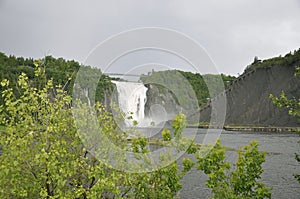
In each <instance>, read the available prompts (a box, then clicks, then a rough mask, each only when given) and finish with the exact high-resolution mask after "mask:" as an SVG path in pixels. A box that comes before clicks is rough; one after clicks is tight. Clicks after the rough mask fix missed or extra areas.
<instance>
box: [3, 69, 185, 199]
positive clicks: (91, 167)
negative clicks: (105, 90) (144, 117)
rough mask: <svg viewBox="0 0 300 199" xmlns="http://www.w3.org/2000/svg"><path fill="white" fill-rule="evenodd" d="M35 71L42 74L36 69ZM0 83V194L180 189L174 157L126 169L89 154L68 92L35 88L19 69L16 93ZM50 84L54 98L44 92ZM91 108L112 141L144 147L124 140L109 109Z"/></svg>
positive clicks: (93, 194)
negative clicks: (140, 169)
mask: <svg viewBox="0 0 300 199" xmlns="http://www.w3.org/2000/svg"><path fill="white" fill-rule="evenodd" d="M35 75H36V76H37V77H41V76H44V75H45V74H44V71H43V70H39V68H38V69H37V70H36V74H35ZM1 86H2V87H4V91H3V93H2V95H3V98H4V104H2V105H1V106H0V119H1V120H0V121H1V124H2V125H4V126H5V127H6V128H5V131H0V146H1V148H2V154H1V155H0V162H1V165H0V178H1V181H0V198H108V197H109V198H122V197H124V198H173V197H174V196H175V195H176V194H177V192H178V190H179V189H180V187H181V185H180V175H179V174H178V165H177V163H176V162H173V163H171V164H169V165H168V166H166V167H164V168H161V169H157V170H156V171H154V172H152V173H136V174H132V173H126V172H122V171H118V170H115V169H113V168H112V167H111V166H109V165H106V164H104V163H103V162H101V161H99V160H97V159H96V158H95V157H93V156H92V155H91V154H90V153H89V151H88V150H87V149H86V148H85V146H84V145H83V144H82V142H81V139H80V137H79V135H78V134H77V132H76V127H75V125H74V121H73V117H72V114H71V109H70V103H71V97H70V96H69V95H67V94H66V92H65V91H63V90H62V89H61V87H55V86H54V85H53V83H52V81H51V80H49V81H47V83H46V85H44V87H42V88H41V89H37V88H36V87H35V86H34V85H32V84H30V81H29V79H28V77H27V76H26V75H25V74H24V73H22V74H21V75H20V77H19V79H18V81H17V86H18V90H19V92H20V93H19V95H18V96H15V95H14V93H13V90H12V88H10V82H9V81H8V80H4V81H2V82H1ZM53 87H54V88H56V97H55V98H54V99H53V98H51V97H49V96H50V93H51V92H52V89H53ZM95 108H96V110H97V112H98V113H99V115H98V122H99V124H101V128H102V130H103V131H104V133H106V134H107V135H108V136H110V138H111V139H112V140H113V142H117V143H118V144H119V145H118V146H120V147H122V144H123V146H126V147H128V146H131V147H130V149H129V150H134V149H136V148H143V147H144V142H132V145H128V143H127V142H126V140H125V139H124V132H121V131H120V130H118V128H117V125H116V123H115V122H114V121H113V117H112V115H111V113H110V112H107V111H106V110H105V109H104V107H103V106H101V105H100V104H99V103H96V104H95ZM138 139H141V140H143V139H142V138H138ZM143 153H144V151H143V152H142V154H143Z"/></svg>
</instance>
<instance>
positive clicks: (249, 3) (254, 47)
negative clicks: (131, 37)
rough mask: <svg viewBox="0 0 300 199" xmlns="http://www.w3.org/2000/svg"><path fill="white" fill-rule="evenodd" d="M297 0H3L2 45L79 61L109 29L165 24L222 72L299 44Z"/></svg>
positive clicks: (0, 4)
mask: <svg viewBox="0 0 300 199" xmlns="http://www.w3.org/2000/svg"><path fill="white" fill-rule="evenodd" d="M299 11H300V3H299V1H298V0H288V1H286V0H277V1H273V0H265V1H260V0H245V1H240V0H223V1H219V0H212V1H199V0H192V1H179V0H175V1H171V0H166V1H155V0H152V1H140V0H129V1H121V0H120V1H98V0H90V1H76V0H72V1H71V0H67V1H58V0H51V1H38V0H26V1H19V0H2V1H1V0H0V26H1V37H0V51H3V52H5V53H7V54H16V55H18V56H26V57H42V56H44V55H45V54H52V55H53V56H57V57H64V58H67V59H75V60H78V61H80V62H83V61H84V59H85V57H86V56H87V55H88V53H89V51H90V50H91V49H92V48H93V47H94V46H96V45H97V44H98V43H99V42H101V41H103V40H104V39H106V38H107V37H109V36H110V35H112V34H116V33H118V32H120V31H124V30H127V29H131V28H137V27H143V26H156V27H166V28H170V29H174V30H178V31H180V32H182V33H185V34H187V35H189V36H191V37H192V38H194V39H195V40H196V41H197V42H199V43H200V44H201V45H202V46H203V47H205V49H206V50H207V51H208V53H209V54H210V56H211V58H212V59H213V60H214V61H215V63H216V64H217V66H218V68H219V71H220V72H222V73H229V74H237V73H241V72H242V71H243V69H244V68H245V67H246V65H247V64H249V63H250V62H251V61H252V59H253V57H254V56H259V57H261V58H268V57H272V56H277V55H279V54H284V53H287V52H289V51H291V50H294V49H298V48H299V47H300V34H299V33H300V20H299V19H300V12H299Z"/></svg>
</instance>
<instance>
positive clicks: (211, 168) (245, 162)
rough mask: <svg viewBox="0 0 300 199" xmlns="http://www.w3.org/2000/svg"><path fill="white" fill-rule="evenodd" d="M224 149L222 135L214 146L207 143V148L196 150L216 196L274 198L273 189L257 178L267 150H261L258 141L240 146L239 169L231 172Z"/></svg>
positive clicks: (241, 198)
mask: <svg viewBox="0 0 300 199" xmlns="http://www.w3.org/2000/svg"><path fill="white" fill-rule="evenodd" d="M225 150H226V148H225V147H224V146H222V145H221V144H220V139H219V140H218V141H217V142H216V144H215V145H214V146H213V147H211V146H207V150H203V151H202V152H201V153H197V154H196V159H197V163H196V165H197V169H198V170H203V172H204V173H205V174H207V175H208V176H209V179H208V181H207V182H206V185H207V186H208V187H209V188H211V189H212V192H213V193H214V198H228V199H229V198H230V199H233V198H235V199H245V198H249V199H250V198H271V192H270V190H271V189H270V188H268V187H266V186H265V185H264V183H262V182H258V181H257V180H258V179H260V178H261V177H260V175H261V174H262V172H263V169H262V163H263V162H264V161H265V154H266V153H265V152H259V151H258V143H257V142H256V141H252V142H250V144H249V145H248V146H245V147H241V148H240V150H239V151H238V161H237V162H236V169H235V170H234V171H233V172H231V173H230V172H229V171H230V163H229V162H226V161H225ZM203 154H205V155H203Z"/></svg>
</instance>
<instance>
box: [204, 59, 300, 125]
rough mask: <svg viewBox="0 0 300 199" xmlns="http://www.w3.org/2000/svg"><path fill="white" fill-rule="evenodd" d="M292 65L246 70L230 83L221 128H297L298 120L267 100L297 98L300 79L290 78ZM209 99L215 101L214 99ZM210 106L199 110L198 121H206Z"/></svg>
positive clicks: (208, 119) (209, 114)
mask: <svg viewBox="0 0 300 199" xmlns="http://www.w3.org/2000/svg"><path fill="white" fill-rule="evenodd" d="M294 73H295V67H294V66H280V65H275V66H272V67H271V66H270V67H261V68H255V69H250V70H247V72H245V73H244V74H242V75H241V76H239V77H238V78H237V79H236V80H235V81H234V82H232V83H231V85H230V86H229V88H228V89H227V90H226V91H225V92H224V93H221V95H222V94H223V95H224V94H225V95H226V99H227V103H226V104H227V106H226V119H225V125H255V126H288V127H294V126H300V121H299V120H298V119H297V118H294V117H292V116H290V115H289V114H288V108H287V107H285V108H278V107H276V106H274V105H273V103H272V100H271V99H270V98H269V95H270V94H273V95H275V96H279V95H280V94H281V92H282V91H284V92H285V94H286V95H287V97H289V98H291V97H295V98H296V99H298V98H300V77H296V76H294ZM212 100H218V97H216V98H215V99H212ZM210 118H211V104H208V105H207V106H206V107H204V108H203V109H202V110H201V111H200V121H202V122H209V121H210Z"/></svg>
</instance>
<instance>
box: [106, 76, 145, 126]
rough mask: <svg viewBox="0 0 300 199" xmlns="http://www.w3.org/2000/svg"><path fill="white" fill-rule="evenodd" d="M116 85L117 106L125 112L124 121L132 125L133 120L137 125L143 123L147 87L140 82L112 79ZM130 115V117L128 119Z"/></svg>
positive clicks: (142, 124)
mask: <svg viewBox="0 0 300 199" xmlns="http://www.w3.org/2000/svg"><path fill="white" fill-rule="evenodd" d="M112 82H113V83H114V84H115V85H116V86H117V91H118V103H119V108H120V109H121V110H122V111H123V112H124V113H126V117H125V123H126V125H127V126H132V125H133V121H134V120H135V121H137V122H138V126H144V125H145V124H144V123H145V104H146V100H147V95H146V93H147V90H148V88H147V87H145V86H144V84H142V83H135V82H119V81H112ZM129 116H131V117H132V119H128V117H129Z"/></svg>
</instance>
